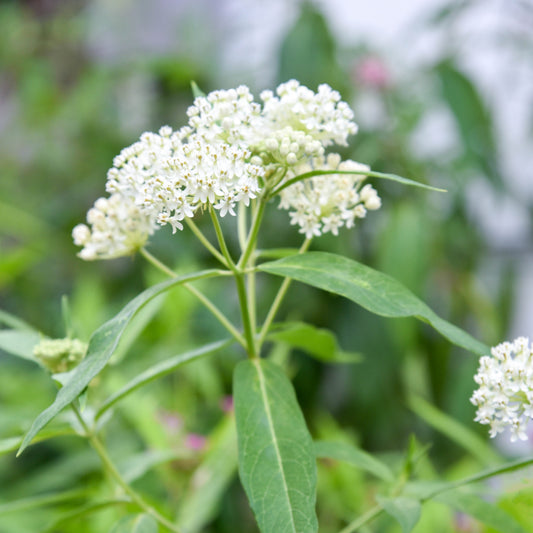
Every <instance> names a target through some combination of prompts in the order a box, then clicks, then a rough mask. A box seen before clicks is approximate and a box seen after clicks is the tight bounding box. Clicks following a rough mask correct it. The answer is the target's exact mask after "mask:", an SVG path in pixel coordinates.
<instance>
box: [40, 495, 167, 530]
mask: <svg viewBox="0 0 533 533" xmlns="http://www.w3.org/2000/svg"><path fill="white" fill-rule="evenodd" d="M119 505H131V500H130V499H129V498H126V497H123V498H111V499H108V500H101V501H96V502H92V503H88V504H87V505H83V506H79V507H77V508H75V509H74V510H73V511H70V512H68V513H65V514H63V515H62V516H60V517H59V518H58V519H57V520H55V521H54V522H52V523H51V524H50V525H49V526H48V527H47V528H46V529H44V530H43V531H42V533H56V532H57V531H58V528H59V526H60V525H62V524H65V523H66V522H70V521H71V520H79V519H80V518H81V517H83V516H86V515H90V514H93V513H96V512H98V511H101V510H103V509H107V508H108V507H115V506H119ZM63 531H64V529H63ZM126 531H128V532H131V531H136V530H135V529H128V530H126ZM140 531H142V530H140ZM156 531H157V530H156Z"/></svg>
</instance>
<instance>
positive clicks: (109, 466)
mask: <svg viewBox="0 0 533 533" xmlns="http://www.w3.org/2000/svg"><path fill="white" fill-rule="evenodd" d="M70 406H71V407H72V410H73V411H74V414H75V415H76V418H77V419H78V421H79V423H80V424H81V426H82V428H83V430H84V431H85V436H86V437H87V439H88V440H89V442H90V444H91V446H92V447H93V449H94V451H95V452H96V453H97V454H98V456H99V457H100V460H101V461H102V464H103V466H104V470H105V471H106V472H107V474H108V475H109V476H110V477H112V478H113V479H114V480H115V482H116V483H117V485H119V487H121V488H122V490H123V491H124V492H125V493H126V494H127V495H128V496H129V497H130V498H131V500H132V501H133V502H135V503H136V504H137V505H138V506H139V507H140V508H141V509H142V510H143V511H144V512H145V513H148V514H150V515H152V516H153V517H154V518H155V520H157V521H158V522H159V523H160V524H161V525H162V526H164V527H166V528H167V529H168V530H170V531H173V532H174V533H182V532H181V530H180V529H179V528H178V526H176V525H175V524H173V523H172V522H170V520H168V519H167V518H165V517H164V516H163V515H162V514H160V513H159V512H158V511H157V510H156V509H154V508H153V507H152V506H151V505H150V504H148V503H147V502H145V501H144V499H143V498H142V496H141V495H140V494H138V493H137V492H136V491H135V490H134V489H133V488H132V487H131V486H130V485H129V484H128V483H127V482H126V481H125V480H124V478H123V477H122V476H121V474H120V472H119V471H118V469H117V467H116V466H115V464H114V463H113V461H112V460H111V458H110V457H109V454H108V453H107V450H106V448H105V446H104V444H103V443H102V442H101V441H100V439H99V438H98V437H97V436H96V435H95V434H94V433H93V431H92V430H91V429H90V428H89V426H88V425H87V424H86V423H85V420H84V419H83V417H82V416H81V413H80V412H79V410H78V408H77V406H76V405H75V404H74V403H72V404H70Z"/></svg>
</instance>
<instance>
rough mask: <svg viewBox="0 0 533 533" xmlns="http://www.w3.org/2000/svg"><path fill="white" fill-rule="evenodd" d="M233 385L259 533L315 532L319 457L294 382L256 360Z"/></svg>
mask: <svg viewBox="0 0 533 533" xmlns="http://www.w3.org/2000/svg"><path fill="white" fill-rule="evenodd" d="M233 383H234V401H235V414H236V421H237V438H238V448H239V473H240V476H241V481H242V484H243V486H244V490H245V491H246V494H247V496H248V500H249V501H250V505H251V507H252V509H253V511H254V513H255V516H256V518H257V522H258V524H259V528H260V530H261V532H262V533H313V532H316V531H317V530H318V523H317V519H316V514H315V500H316V461H315V453H314V447H313V441H312V440H311V436H310V435H309V432H308V430H307V426H306V424H305V420H304V418H303V415H302V412H301V410H300V407H299V405H298V402H297V400H296V395H295V393H294V389H293V388H292V384H291V382H290V381H289V380H288V379H287V377H286V376H285V374H284V373H283V371H282V370H281V369H280V368H279V367H277V366H276V365H274V364H273V363H271V362H269V361H265V360H259V359H255V360H248V361H242V362H241V363H239V364H238V365H237V367H236V369H235V375H234V382H233Z"/></svg>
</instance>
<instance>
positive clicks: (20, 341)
mask: <svg viewBox="0 0 533 533" xmlns="http://www.w3.org/2000/svg"><path fill="white" fill-rule="evenodd" d="M41 338H42V335H41V334H40V333H38V332H37V331H29V330H13V329H9V330H5V329H4V330H0V350H4V352H7V353H10V354H11V355H16V356H17V357H22V358H23V359H29V360H30V361H33V362H34V363H37V361H36V360H35V358H34V357H33V348H34V347H35V346H36V345H37V344H39V342H40V341H41Z"/></svg>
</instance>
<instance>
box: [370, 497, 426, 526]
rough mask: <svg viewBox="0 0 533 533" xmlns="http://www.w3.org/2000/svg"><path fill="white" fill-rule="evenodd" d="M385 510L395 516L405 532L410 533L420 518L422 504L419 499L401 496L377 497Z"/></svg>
mask: <svg viewBox="0 0 533 533" xmlns="http://www.w3.org/2000/svg"><path fill="white" fill-rule="evenodd" d="M377 500H378V502H379V503H380V505H381V506H382V507H383V509H385V511H386V512H387V513H388V514H389V515H391V516H392V517H393V518H395V519H396V520H397V521H398V523H399V524H400V526H402V531H403V533H409V532H410V531H412V530H413V528H414V527H415V526H416V524H417V522H418V521H419V520H420V513H421V510H422V506H421V504H420V502H419V501H418V500H415V499H413V498H406V497H404V496H399V497H398V498H390V499H389V498H380V497H378V498H377Z"/></svg>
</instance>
